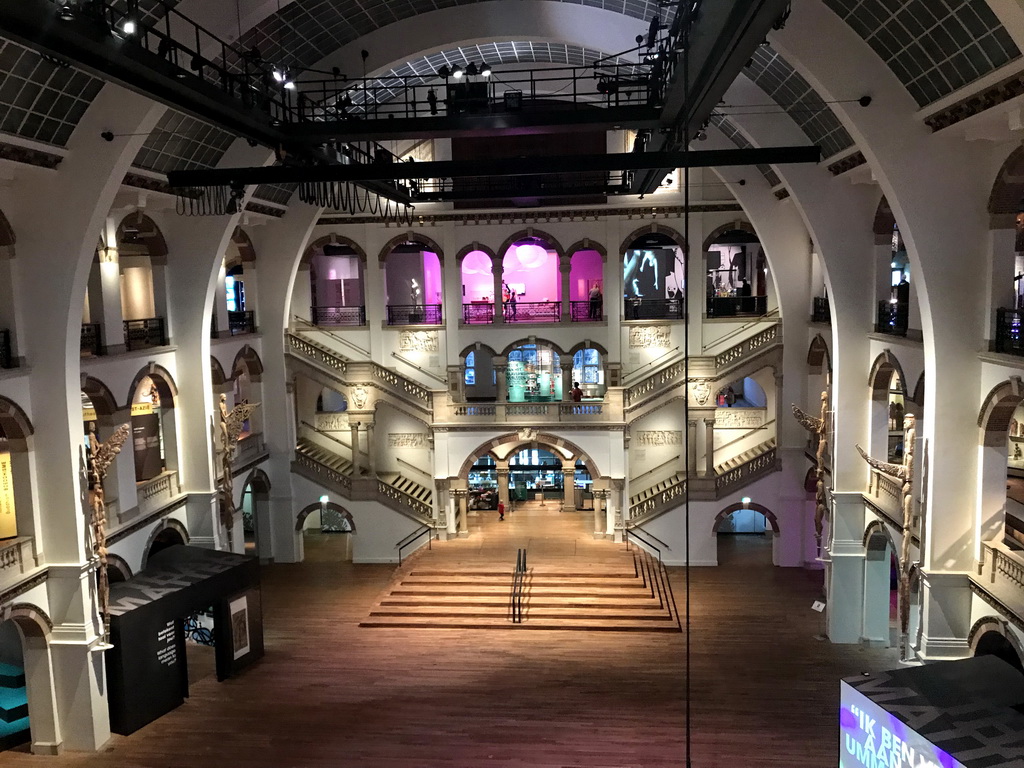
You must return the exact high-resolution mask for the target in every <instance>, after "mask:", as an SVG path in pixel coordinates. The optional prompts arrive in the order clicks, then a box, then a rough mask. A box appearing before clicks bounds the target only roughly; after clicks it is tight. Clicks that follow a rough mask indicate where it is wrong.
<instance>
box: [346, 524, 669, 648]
mask: <svg viewBox="0 0 1024 768" xmlns="http://www.w3.org/2000/svg"><path fill="white" fill-rule="evenodd" d="M609 547H614V553H613V554H611V555H610V556H608V555H606V556H604V557H602V558H601V559H600V560H599V561H596V562H566V560H565V559H564V558H557V557H552V558H551V559H545V558H539V559H538V561H537V562H534V563H531V564H530V566H529V567H528V568H527V571H526V577H525V579H524V587H523V600H522V605H523V618H522V622H520V623H515V622H513V621H512V613H511V600H510V598H511V588H512V581H513V579H512V570H513V563H511V562H509V563H508V567H504V568H503V567H500V565H501V564H497V566H498V567H496V564H495V562H494V561H493V559H489V558H479V557H469V556H460V557H458V558H457V559H456V558H452V557H449V556H446V554H445V553H444V552H443V550H442V548H441V547H440V546H438V547H435V548H434V549H433V550H431V551H430V552H421V553H419V554H418V556H417V557H414V558H413V559H412V560H410V561H407V563H406V565H405V566H403V567H402V568H400V569H399V571H398V572H397V574H396V577H395V579H394V580H393V582H392V585H391V587H390V588H389V589H388V591H387V593H386V594H385V595H384V597H382V598H381V600H380V602H379V603H377V605H375V606H374V607H373V609H372V610H371V611H370V615H369V616H368V617H367V618H366V620H365V621H363V622H361V623H360V626H362V627H376V628H381V627H406V628H418V629H427V628H430V629H511V630H518V629H547V630H587V631H620V632H679V631H680V624H679V617H678V615H677V612H676V608H675V603H674V601H673V599H672V591H671V588H670V586H669V584H668V576H667V574H666V572H665V570H664V568H662V567H661V566H660V565H659V564H658V562H657V561H656V560H654V559H653V558H652V557H651V556H650V555H648V554H647V553H646V552H644V551H643V550H638V549H630V550H628V551H627V550H625V549H622V548H621V547H618V546H615V545H611V544H609Z"/></svg>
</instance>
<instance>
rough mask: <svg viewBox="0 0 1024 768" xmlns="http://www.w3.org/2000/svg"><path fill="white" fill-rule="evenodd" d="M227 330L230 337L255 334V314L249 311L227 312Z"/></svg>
mask: <svg viewBox="0 0 1024 768" xmlns="http://www.w3.org/2000/svg"><path fill="white" fill-rule="evenodd" d="M228 330H229V331H230V332H231V335H232V336H240V335H241V334H243V333H256V314H255V313H254V312H253V311H252V310H251V309H246V310H243V311H241V312H228Z"/></svg>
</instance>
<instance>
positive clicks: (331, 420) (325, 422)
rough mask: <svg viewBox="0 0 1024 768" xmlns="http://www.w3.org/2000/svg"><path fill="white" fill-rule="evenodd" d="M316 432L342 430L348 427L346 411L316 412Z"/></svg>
mask: <svg viewBox="0 0 1024 768" xmlns="http://www.w3.org/2000/svg"><path fill="white" fill-rule="evenodd" d="M315 424H316V428H317V431H318V432H344V431H345V430H347V429H348V427H349V424H348V414H347V413H318V414H317V415H316V422H315Z"/></svg>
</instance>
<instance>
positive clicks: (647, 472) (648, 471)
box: [630, 456, 679, 483]
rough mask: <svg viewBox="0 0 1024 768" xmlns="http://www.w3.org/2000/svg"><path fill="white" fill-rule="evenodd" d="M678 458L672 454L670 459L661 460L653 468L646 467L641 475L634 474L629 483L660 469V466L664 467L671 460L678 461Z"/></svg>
mask: <svg viewBox="0 0 1024 768" xmlns="http://www.w3.org/2000/svg"><path fill="white" fill-rule="evenodd" d="M678 460H679V457H678V456H673V457H672V458H671V459H669V460H668V461H663V462H661V464H659V465H658V466H656V467H655V468H654V469H648V470H647V471H646V472H644V473H643V474H642V475H637V476H636V477H634V478H633V479H632V480H631V481H630V482H631V483H635V482H636V481H637V480H639V479H640V478H641V477H647V476H648V475H650V474H652V473H653V472H657V471H658V470H659V469H661V468H662V467H664V466H665V465H667V464H671V463H672V462H674V461H678Z"/></svg>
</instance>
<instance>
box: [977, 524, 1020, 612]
mask: <svg viewBox="0 0 1024 768" xmlns="http://www.w3.org/2000/svg"><path fill="white" fill-rule="evenodd" d="M982 558H983V559H982V561H981V562H980V563H979V564H978V573H977V575H974V574H972V575H971V582H972V588H973V589H974V591H975V592H979V590H980V592H979V594H981V596H982V597H983V598H984V599H986V600H987V601H988V602H990V603H992V602H995V603H996V604H997V606H998V607H1000V608H1002V609H1003V610H1005V611H1008V612H1009V613H1011V614H1013V616H1015V617H1016V618H1017V621H1018V622H1024V552H1018V551H1017V550H1014V549H1011V548H1010V547H1009V546H1007V545H1006V544H1005V543H1003V542H1002V541H990V542H986V543H984V544H982Z"/></svg>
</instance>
